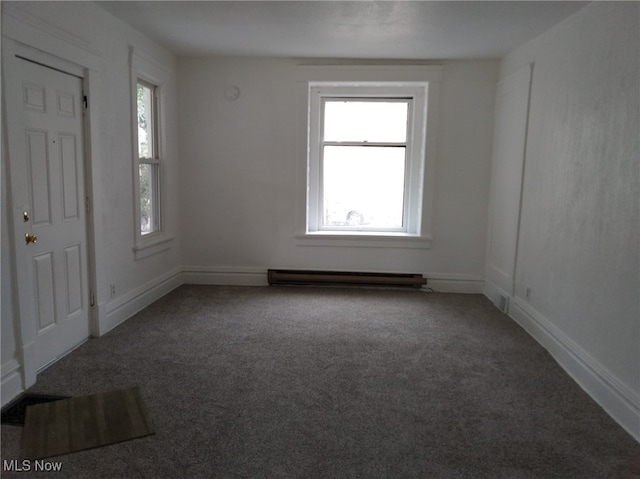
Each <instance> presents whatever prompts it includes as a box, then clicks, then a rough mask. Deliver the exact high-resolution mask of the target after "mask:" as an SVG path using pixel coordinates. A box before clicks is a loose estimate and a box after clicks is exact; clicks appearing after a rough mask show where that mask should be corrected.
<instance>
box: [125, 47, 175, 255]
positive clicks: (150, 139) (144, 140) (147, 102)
mask: <svg viewBox="0 0 640 479" xmlns="http://www.w3.org/2000/svg"><path fill="white" fill-rule="evenodd" d="M151 58H152V57H150V56H148V55H147V54H145V53H142V52H140V53H138V52H137V51H134V50H133V47H131V51H130V61H131V65H130V66H131V99H132V104H131V115H132V125H131V126H132V133H133V134H132V137H133V145H132V146H133V151H132V154H133V164H132V174H133V185H134V188H133V189H134V191H133V193H134V197H133V209H134V211H133V213H134V214H133V218H134V223H133V227H134V241H135V242H134V246H133V251H134V254H135V257H136V259H143V258H146V257H148V256H151V255H154V254H156V253H159V252H161V251H164V250H166V249H168V248H170V247H171V242H172V240H173V236H171V235H170V234H169V232H168V231H167V230H168V225H167V221H165V219H166V218H164V214H163V205H166V204H167V202H166V201H165V194H166V191H165V189H164V185H165V181H166V178H165V176H166V172H167V169H166V168H167V158H166V143H165V141H164V125H163V123H164V122H163V119H164V118H163V113H164V111H165V110H164V108H163V106H164V105H165V102H166V101H167V100H166V98H165V95H166V92H167V89H168V88H170V87H169V86H168V85H169V82H170V81H171V76H170V69H169V68H166V69H165V67H164V65H162V64H161V63H159V62H157V61H155V60H151Z"/></svg>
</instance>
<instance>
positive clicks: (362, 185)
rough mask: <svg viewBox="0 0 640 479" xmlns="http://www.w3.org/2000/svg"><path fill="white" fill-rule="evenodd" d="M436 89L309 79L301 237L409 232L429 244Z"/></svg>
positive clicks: (372, 237) (372, 236) (412, 84)
mask: <svg viewBox="0 0 640 479" xmlns="http://www.w3.org/2000/svg"><path fill="white" fill-rule="evenodd" d="M429 88H430V85H429V82H427V81H408V82H396V81H389V82H385V81H376V82H366V81H358V82H351V81H347V82H339V81H334V82H325V81H319V82H314V81H310V82H308V128H307V142H306V143H307V179H306V183H307V184H306V192H307V195H306V212H305V213H306V214H305V217H306V222H305V233H304V235H303V236H302V237H301V239H308V240H312V241H323V240H322V238H324V239H325V240H327V239H328V240H331V239H333V240H337V239H338V238H341V241H342V240H345V239H348V238H352V239H354V238H355V239H358V238H359V239H360V240H365V241H369V242H370V241H372V240H375V239H376V238H378V239H383V238H395V240H399V239H400V240H402V238H404V239H405V240H421V241H422V246H428V242H429V241H430V238H429V237H428V234H429V228H428V224H427V223H428V222H429V219H430V215H429V211H425V205H426V207H427V208H430V202H429V198H430V196H431V191H428V192H426V194H425V185H426V184H428V182H429V180H431V178H430V175H429V173H431V171H429V163H428V161H427V160H431V164H432V161H433V160H432V159H431V158H430V156H429V154H428V152H429V147H431V151H432V150H433V148H432V145H429V144H428V141H427V136H428V135H427V119H428V114H427V113H428V107H429V98H430V95H429ZM425 178H426V179H427V181H425ZM430 190H431V188H430ZM313 238H315V239H313ZM414 244H415V243H414ZM416 247H419V246H416Z"/></svg>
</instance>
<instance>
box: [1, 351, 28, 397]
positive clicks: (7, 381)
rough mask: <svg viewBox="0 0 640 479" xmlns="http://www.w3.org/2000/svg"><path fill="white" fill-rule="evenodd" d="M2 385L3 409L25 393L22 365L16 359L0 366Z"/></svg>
mask: <svg viewBox="0 0 640 479" xmlns="http://www.w3.org/2000/svg"><path fill="white" fill-rule="evenodd" d="M0 371H2V372H1V377H2V384H1V385H0V390H1V391H2V407H4V406H5V405H6V404H9V403H10V402H11V401H13V400H14V399H15V398H16V397H18V395H19V394H20V393H22V392H23V391H24V388H23V385H22V375H21V371H20V363H18V361H16V360H15V359H12V360H10V361H7V362H6V363H4V364H2V366H0Z"/></svg>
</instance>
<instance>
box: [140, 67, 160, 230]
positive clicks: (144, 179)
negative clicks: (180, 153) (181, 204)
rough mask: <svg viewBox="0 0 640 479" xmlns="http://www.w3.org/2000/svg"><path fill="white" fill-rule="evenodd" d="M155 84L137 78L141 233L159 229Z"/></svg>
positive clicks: (158, 161) (158, 157)
mask: <svg viewBox="0 0 640 479" xmlns="http://www.w3.org/2000/svg"><path fill="white" fill-rule="evenodd" d="M157 88H158V87H157V86H155V85H153V84H151V83H149V82H146V81H144V80H140V79H139V80H138V81H137V85H136V100H137V102H136V109H137V120H138V129H137V134H138V183H139V200H140V209H139V219H140V226H139V227H140V235H141V236H146V235H149V234H152V233H156V232H158V231H160V155H159V142H158V139H159V138H158V133H159V132H158V96H157Z"/></svg>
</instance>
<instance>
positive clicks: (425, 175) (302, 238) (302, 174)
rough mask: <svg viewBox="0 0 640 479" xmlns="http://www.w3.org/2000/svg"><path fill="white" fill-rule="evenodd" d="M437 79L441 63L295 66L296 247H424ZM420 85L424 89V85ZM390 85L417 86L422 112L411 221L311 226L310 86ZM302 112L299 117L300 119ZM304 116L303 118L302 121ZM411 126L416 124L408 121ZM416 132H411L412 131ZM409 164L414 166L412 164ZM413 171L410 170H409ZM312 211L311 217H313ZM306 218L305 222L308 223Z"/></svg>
mask: <svg viewBox="0 0 640 479" xmlns="http://www.w3.org/2000/svg"><path fill="white" fill-rule="evenodd" d="M441 77H442V67H441V66H439V65H397V66H396V65H381V66H376V65H329V66H324V65H317V66H315V65H314V66H301V67H299V70H298V102H299V110H300V118H299V120H300V121H299V122H298V124H299V125H302V126H303V127H302V128H300V131H299V132H298V138H299V140H298V141H299V145H298V152H299V155H300V157H301V158H304V162H303V161H302V159H301V160H300V161H299V163H298V165H299V168H298V171H297V185H298V187H297V190H298V198H299V201H298V205H299V207H298V209H297V211H296V215H297V216H296V231H295V237H296V242H297V245H298V246H335V247H343V246H344V247H354V246H355V247H381V248H385V247H393V248H430V247H431V243H432V229H431V225H432V216H433V198H434V187H435V181H434V177H435V175H434V173H435V163H436V159H435V154H436V151H437V147H436V127H437V115H438V103H439V86H440V80H441ZM425 85H426V87H425ZM382 86H394V87H400V88H406V89H415V88H418V89H420V88H423V89H424V92H425V95H426V97H425V100H426V102H425V105H426V106H427V108H428V111H426V112H424V115H425V117H426V118H425V123H424V126H425V127H426V135H425V136H424V147H423V152H422V156H423V157H422V163H421V165H420V168H421V170H422V171H421V172H420V173H419V174H418V175H412V177H413V178H414V179H415V180H417V181H418V182H420V183H421V185H420V186H419V187H417V188H416V187H415V185H414V193H413V194H414V195H415V194H417V195H418V197H419V196H421V197H422V201H421V202H418V203H419V204H415V202H416V198H415V197H414V199H413V201H414V205H413V206H412V207H413V208H415V210H414V211H413V213H414V218H417V221H416V223H413V224H409V225H407V226H408V228H407V230H406V231H405V232H382V231H380V232H378V231H358V230H348V231H333V230H331V231H326V230H322V229H320V228H318V227H317V224H318V223H317V213H314V212H312V211H310V210H309V207H308V205H309V201H308V200H309V198H308V195H309V194H310V192H311V194H313V191H314V190H313V189H310V188H309V185H310V182H311V181H317V176H315V175H317V173H316V172H314V171H312V170H313V168H311V167H310V166H311V164H312V162H310V161H309V155H310V154H312V152H311V147H310V145H312V144H317V142H316V143H313V141H314V139H312V138H311V136H312V135H314V134H316V133H314V131H315V130H317V127H316V126H315V125H314V122H313V121H312V119H311V118H310V117H309V114H310V111H311V110H312V109H311V108H310V106H311V101H314V95H312V89H313V88H317V87H320V88H326V89H336V90H338V89H339V88H341V87H347V88H352V87H372V88H374V89H375V88H379V87H382ZM303 115H304V117H303ZM303 118H304V119H303ZM413 126H414V128H415V127H416V126H417V127H418V128H422V126H420V125H416V124H415V122H414V124H413ZM412 134H416V132H415V131H414V132H412ZM411 167H412V168H414V169H415V168H416V167H418V166H417V165H416V164H415V163H413V164H412V165H411ZM414 171H415V170H414ZM312 215H315V216H316V217H315V218H314V217H313V216H312ZM310 220H311V221H310Z"/></svg>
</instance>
